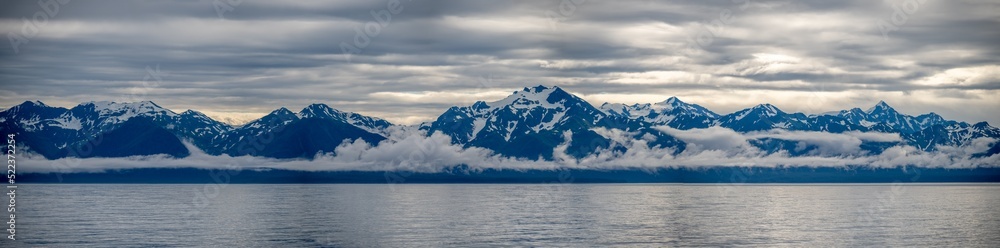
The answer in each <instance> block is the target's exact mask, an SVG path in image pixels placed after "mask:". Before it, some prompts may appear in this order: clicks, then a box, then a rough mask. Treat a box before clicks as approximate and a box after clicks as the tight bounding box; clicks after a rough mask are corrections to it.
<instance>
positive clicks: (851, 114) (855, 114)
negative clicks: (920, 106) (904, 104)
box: [820, 101, 954, 133]
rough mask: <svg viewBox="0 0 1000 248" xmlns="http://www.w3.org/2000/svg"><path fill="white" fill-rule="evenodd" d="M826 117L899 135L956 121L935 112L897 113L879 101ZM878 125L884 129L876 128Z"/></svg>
mask: <svg viewBox="0 0 1000 248" xmlns="http://www.w3.org/2000/svg"><path fill="white" fill-rule="evenodd" d="M824 115H826V116H837V117H841V118H844V119H845V120H847V121H848V122H850V123H852V124H855V125H859V126H863V127H866V128H871V129H875V130H886V131H893V132H899V133H915V132H919V131H921V130H923V129H926V128H928V127H931V126H934V125H938V124H951V123H954V121H947V120H945V119H944V118H942V117H941V116H940V115H938V114H935V113H933V112H932V113H928V114H923V115H920V116H917V117H914V116H910V115H905V114H902V113H899V112H898V111H896V109H894V108H892V107H891V106H889V104H887V103H885V101H879V102H878V104H875V106H872V107H871V108H868V110H864V111H862V110H861V109H860V108H853V109H850V110H841V111H839V112H833V113H826V114H823V115H820V116H824ZM877 125H882V126H883V127H876V126H877Z"/></svg>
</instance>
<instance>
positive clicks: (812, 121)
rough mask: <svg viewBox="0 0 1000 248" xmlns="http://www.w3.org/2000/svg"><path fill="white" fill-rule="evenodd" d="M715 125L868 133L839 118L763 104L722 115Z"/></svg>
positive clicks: (734, 128) (739, 127) (740, 129)
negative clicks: (806, 113)
mask: <svg viewBox="0 0 1000 248" xmlns="http://www.w3.org/2000/svg"><path fill="white" fill-rule="evenodd" d="M715 124H716V125H719V126H722V127H725V128H730V129H733V130H736V131H739V132H751V131H764V130H771V129H787V130H797V131H822V132H834V133H840V132H845V131H856V130H857V131H866V130H867V129H866V128H865V127H862V126H859V125H856V124H854V123H851V122H850V121H848V120H846V119H844V118H842V117H839V116H830V115H818V116H807V115H805V114H803V113H787V112H784V111H782V110H781V109H778V107H775V106H774V105H771V104H766V103H765V104H759V105H757V106H754V107H752V108H748V109H744V110H740V111H736V112H735V113H732V114H728V115H725V116H722V117H720V118H719V120H718V121H717V122H716V123H715Z"/></svg>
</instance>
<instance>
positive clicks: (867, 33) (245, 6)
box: [0, 0, 1000, 124]
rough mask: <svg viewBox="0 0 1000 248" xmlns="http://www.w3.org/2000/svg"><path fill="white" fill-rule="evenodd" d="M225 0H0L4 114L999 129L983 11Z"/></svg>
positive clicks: (639, 1) (803, 4)
mask: <svg viewBox="0 0 1000 248" xmlns="http://www.w3.org/2000/svg"><path fill="white" fill-rule="evenodd" d="M42 2H43V3H47V2H46V1H42ZM229 2H230V1H210V0H199V1H71V2H68V3H66V4H59V2H58V1H52V3H55V4H54V5H44V6H40V5H39V4H38V2H37V1H14V2H9V3H4V6H3V7H2V8H0V33H3V34H5V35H6V37H11V35H12V34H13V35H17V37H22V38H23V40H22V39H16V40H18V41H17V42H16V43H17V44H18V45H16V49H15V45H13V44H14V43H3V45H0V84H2V87H0V106H12V105H15V104H17V103H20V102H22V101H25V100H42V101H44V102H46V103H49V104H51V105H57V106H67V107H68V106H71V105H73V104H76V103H78V102H84V101H92V100H123V99H124V100H152V101H155V102H157V103H159V104H161V105H162V106H164V107H167V108H171V109H174V110H181V111H182V110H184V109H199V110H206V112H209V113H212V114H213V115H214V116H216V117H222V118H223V119H226V118H228V119H229V120H232V121H234V122H240V121H244V120H246V119H248V118H249V117H247V116H259V115H263V114H264V113H267V112H269V111H270V110H273V109H275V108H277V107H278V106H287V107H289V108H293V109H295V108H299V107H303V106H306V105H308V104H309V103H314V102H323V103H328V104H330V105H331V106H334V107H335V108H338V109H343V110H347V111H353V112H359V113H363V114H367V115H372V116H379V117H384V118H386V119H388V120H390V121H394V122H396V123H403V124H414V123H418V122H421V121H427V120H430V119H432V118H433V117H434V116H436V115H438V114H440V113H441V112H443V111H444V110H445V109H447V108H448V107H450V106H452V105H468V104H471V103H472V102H474V101H476V100H489V99H500V98H502V97H503V96H505V95H507V94H509V93H510V92H511V91H513V90H514V89H518V88H521V87H524V86H527V85H537V84H547V85H560V86H563V87H564V88H566V89H567V90H569V91H571V92H574V93H577V94H580V95H581V96H582V97H583V98H585V99H587V100H588V101H592V102H595V104H599V103H600V102H604V101H608V102H626V103H631V102H636V101H638V102H654V101H662V100H664V99H666V98H667V97H669V96H679V97H681V99H684V100H685V101H688V102H692V103H698V104H701V105H703V106H706V107H709V108H711V109H713V110H715V111H718V112H720V113H728V112H732V111H736V110H738V109H741V108H746V107H749V106H752V105H754V104H757V103H761V102H769V103H773V104H775V105H777V106H778V107H780V108H782V109H784V110H788V111H792V112H806V113H819V112H825V111H831V110H839V109H847V108H851V107H862V108H866V107H867V106H871V105H873V104H875V103H876V102H878V100H886V101H888V102H889V103H891V104H893V106H896V107H897V108H899V110H900V111H902V112H904V113H909V114H919V113H926V112H931V111H934V112H937V113H939V114H941V115H943V116H944V117H946V118H948V119H958V120H962V121H968V122H978V121H983V120H986V121H990V122H992V123H1000V114H998V112H997V109H1000V102H998V101H997V99H998V97H1000V74H998V73H997V72H998V71H1000V70H998V66H1000V45H997V44H1000V43H998V42H997V41H1000V29H997V28H996V27H997V26H1000V12H997V11H995V10H996V9H997V8H1000V2H997V1H983V0H962V1H911V2H921V3H920V4H917V5H912V4H911V5H906V4H907V2H906V1H894V0H886V1H863V0H851V1H836V2H830V1H761V0H749V1H745V2H744V1H728V0H715V1H692V2H685V3H675V2H661V1H648V0H635V1H569V0H564V1H516V2H509V1H503V2H499V1H476V2H469V1H419V0H418V1H408V0H403V1H399V2H398V3H399V4H398V5H391V4H392V3H395V2H394V1H334V2H329V1H296V2H295V3H281V4H278V3H274V2H271V1H253V0H245V1H232V2H234V4H229ZM236 2H238V3H239V4H235V3H236ZM577 2H580V3H577ZM220 3H222V5H220ZM390 5H391V6H395V7H390ZM53 6H57V7H53ZM900 8H902V9H901V10H900ZM901 11H902V12H901ZM372 13H375V14H374V15H373V14H372ZM386 13H388V14H386ZM39 15H40V16H41V17H44V18H40V17H39V18H36V17H35V16H39ZM25 20H28V23H29V24H25ZM32 20H34V21H32ZM43 20H44V22H43ZM880 23H882V24H880ZM883 24H891V25H890V26H886V25H883ZM33 30H34V32H33ZM365 30H368V31H367V32H368V33H370V34H372V35H368V34H366V35H364V36H365V37H367V38H368V39H364V38H358V37H359V35H358V34H359V32H361V33H364V32H366V31H365ZM357 41H362V42H360V43H359V42H357ZM341 44H348V45H352V46H355V47H356V48H358V50H357V51H353V52H351V53H352V55H351V56H350V60H349V61H348V60H346V59H345V56H344V54H345V53H344V49H343V48H342V46H341ZM359 44H365V46H363V47H361V46H358V45H359Z"/></svg>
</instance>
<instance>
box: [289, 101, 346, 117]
mask: <svg viewBox="0 0 1000 248" xmlns="http://www.w3.org/2000/svg"><path fill="white" fill-rule="evenodd" d="M298 115H299V117H300V118H313V117H316V118H335V119H341V116H342V113H341V112H340V111H339V110H336V109H333V108H331V107H330V106H327V105H326V104H322V103H313V104H310V105H309V106H306V107H305V108H303V109H302V111H299V114H298Z"/></svg>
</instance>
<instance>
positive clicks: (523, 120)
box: [425, 85, 683, 159]
mask: <svg viewBox="0 0 1000 248" xmlns="http://www.w3.org/2000/svg"><path fill="white" fill-rule="evenodd" d="M648 126H649V124H648V123H645V122H642V121H636V120H632V119H630V118H628V117H623V116H617V115H609V114H607V113H605V112H603V111H601V110H600V109H598V108H595V107H594V106H592V105H590V103H587V102H586V101H584V100H583V99H581V98H579V97H577V96H575V95H572V94H570V93H568V92H566V91H564V90H563V89H561V88H559V87H546V86H541V85H539V86H536V87H531V88H524V89H523V90H520V91H515V92H513V93H512V94H511V95H510V96H508V97H506V98H504V99H502V100H499V101H495V102H489V103H487V102H483V101H479V102H476V103H475V104H473V105H472V106H467V107H452V108H450V109H448V111H446V112H445V113H444V114H442V115H441V116H439V117H438V118H437V120H435V121H434V122H432V123H430V124H429V125H426V126H425V129H427V130H429V132H442V133H444V134H447V135H450V136H451V137H452V139H453V141H454V142H455V143H458V144H465V145H466V146H477V147H484V148H489V149H492V150H494V151H497V152H498V153H500V154H503V155H508V156H514V157H523V158H532V159H533V158H538V157H542V158H546V159H549V158H551V157H552V155H553V153H552V152H553V149H554V148H555V147H556V146H558V145H559V144H561V143H563V142H564V141H565V138H564V137H563V135H564V134H565V133H568V134H571V141H572V142H571V143H570V144H569V147H568V149H567V153H569V154H571V155H573V156H577V157H582V156H585V155H587V154H590V153H592V152H594V151H595V150H597V149H607V148H609V147H610V145H611V142H610V140H608V138H606V137H603V136H601V135H600V134H598V133H597V132H595V131H593V130H592V128H596V127H604V128H615V129H621V130H625V131H630V132H637V136H641V135H643V134H646V133H652V134H653V135H654V136H656V137H658V138H659V139H657V141H658V143H656V142H654V143H655V145H669V146H672V147H683V142H680V141H679V140H676V139H674V138H673V137H670V136H668V135H666V134H663V133H661V132H653V131H651V130H648Z"/></svg>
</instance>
